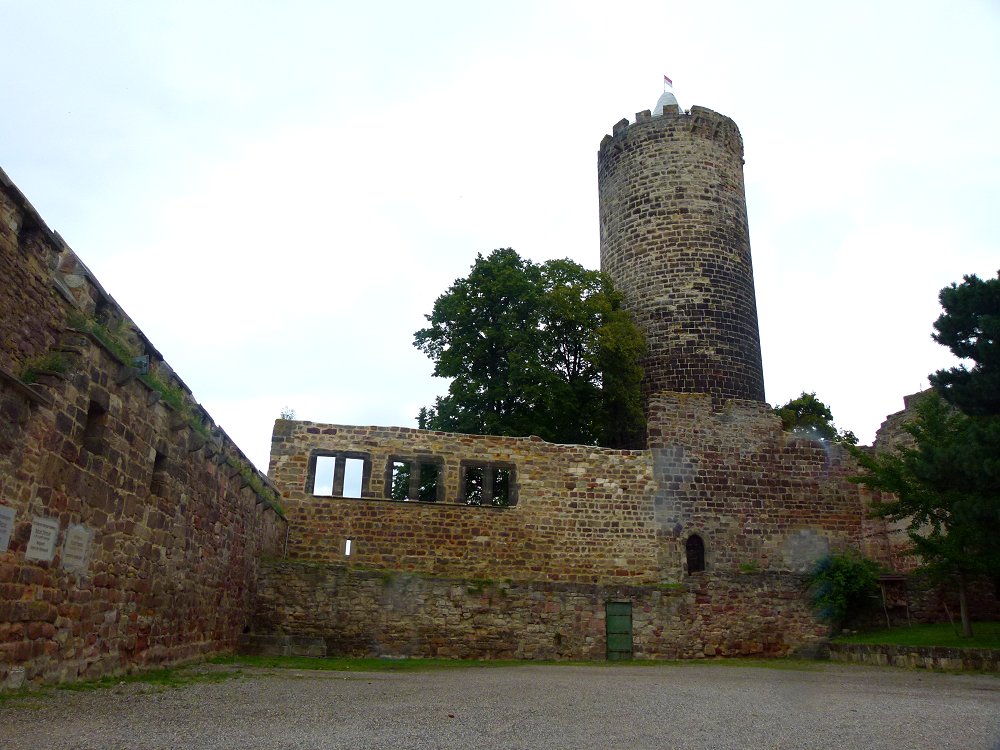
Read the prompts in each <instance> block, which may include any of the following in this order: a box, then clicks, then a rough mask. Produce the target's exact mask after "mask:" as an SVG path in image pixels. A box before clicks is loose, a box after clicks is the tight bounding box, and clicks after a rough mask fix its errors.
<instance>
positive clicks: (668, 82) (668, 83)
mask: <svg viewBox="0 0 1000 750" xmlns="http://www.w3.org/2000/svg"><path fill="white" fill-rule="evenodd" d="M667 86H669V87H670V88H673V87H674V82H673V81H671V80H670V79H669V78H667V77H666V76H663V90H664V91H666V90H667Z"/></svg>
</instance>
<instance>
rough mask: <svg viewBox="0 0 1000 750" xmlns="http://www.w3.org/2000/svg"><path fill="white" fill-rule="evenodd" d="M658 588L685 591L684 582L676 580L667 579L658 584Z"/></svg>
mask: <svg viewBox="0 0 1000 750" xmlns="http://www.w3.org/2000/svg"><path fill="white" fill-rule="evenodd" d="M656 588H657V589H659V590H660V591H683V590H684V584H683V583H678V582H676V581H665V582H663V583H658V584H656Z"/></svg>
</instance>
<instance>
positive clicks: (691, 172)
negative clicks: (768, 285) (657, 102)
mask: <svg viewBox="0 0 1000 750" xmlns="http://www.w3.org/2000/svg"><path fill="white" fill-rule="evenodd" d="M597 164H598V189H599V194H600V224H601V270H602V271H604V272H605V273H607V274H609V275H610V276H611V278H612V279H613V280H614V282H615V285H616V287H617V288H618V289H619V290H620V291H621V292H622V294H623V295H624V297H625V305H626V308H627V309H628V310H629V311H630V312H631V313H632V315H633V316H634V317H635V321H636V324H637V325H638V326H639V328H640V329H641V330H642V331H643V332H644V333H645V335H646V341H647V346H648V352H647V355H646V359H645V361H644V362H643V365H644V368H645V378H644V381H643V394H644V399H645V401H646V402H647V403H648V402H649V399H650V397H651V396H652V394H655V393H657V392H660V391H673V392H681V393H705V394H710V395H711V396H712V397H713V399H715V400H717V401H725V400H727V399H743V400H750V401H763V400H764V375H763V366H762V364H761V356H760V335H759V332H758V327H757V304H756V298H755V294H754V283H753V265H752V262H751V257H750V238H749V230H748V226H747V209H746V196H745V192H744V186H743V138H742V137H741V136H740V131H739V128H737V127H736V123H735V122H733V121H732V120H731V119H730V118H728V117H726V116H725V115H721V114H719V113H717V112H713V111H712V110H710V109H706V108H704V107H692V108H691V111H690V113H683V112H680V111H679V110H678V108H677V106H667V107H665V108H664V112H663V115H659V116H653V115H651V114H650V112H649V110H646V111H644V112H639V113H638V114H637V115H636V121H635V122H634V123H631V124H630V123H629V122H628V120H622V121H621V122H619V123H618V124H616V125H615V127H614V130H613V134H612V135H606V136H605V137H604V139H603V140H602V141H601V148H600V151H599V153H598V157H597Z"/></svg>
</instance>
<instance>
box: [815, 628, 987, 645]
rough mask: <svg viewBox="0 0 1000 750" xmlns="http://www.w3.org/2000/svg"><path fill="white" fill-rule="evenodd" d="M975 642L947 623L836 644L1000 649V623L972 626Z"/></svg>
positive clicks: (846, 639)
mask: <svg viewBox="0 0 1000 750" xmlns="http://www.w3.org/2000/svg"><path fill="white" fill-rule="evenodd" d="M972 633H973V637H972V638H963V637H962V636H961V627H960V626H958V625H957V624H956V626H955V627H952V626H951V625H950V624H948V623H946V622H945V623H938V624H935V625H913V626H912V627H908V628H907V627H901V628H892V629H890V630H878V631H875V632H872V633H859V634H857V635H848V636H838V637H837V638H834V639H833V640H834V642H835V643H878V644H885V645H892V646H946V647H948V648H996V649H1000V622H976V623H973V624H972Z"/></svg>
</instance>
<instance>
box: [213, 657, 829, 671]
mask: <svg viewBox="0 0 1000 750" xmlns="http://www.w3.org/2000/svg"><path fill="white" fill-rule="evenodd" d="M209 663H210V664H228V665H236V666H240V667H248V668H254V667H255V668H262V669H301V670H319V671H331V672H430V671H435V670H444V669H482V668H490V667H540V666H545V667H602V668H606V669H615V668H617V667H688V666H706V665H711V666H727V667H757V668H764V669H790V670H800V671H801V670H816V669H822V667H823V665H822V663H820V662H817V661H815V660H808V659H755V658H749V659H748V658H732V659H688V660H683V661H679V660H667V659H634V660H625V661H606V660H603V659H602V660H600V661H555V660H549V659H530V660H529V659H434V658H426V659H424V658H413V659H380V658H372V657H367V658H351V657H332V658H320V657H313V656H239V655H227V656H216V657H214V658H212V659H209Z"/></svg>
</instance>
